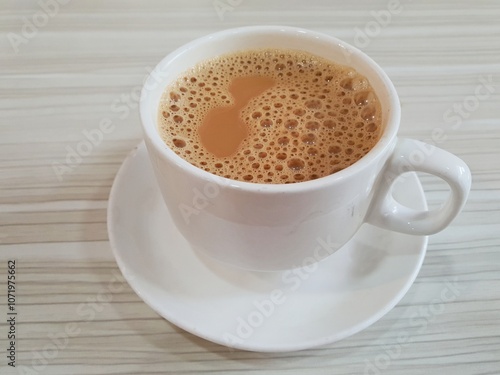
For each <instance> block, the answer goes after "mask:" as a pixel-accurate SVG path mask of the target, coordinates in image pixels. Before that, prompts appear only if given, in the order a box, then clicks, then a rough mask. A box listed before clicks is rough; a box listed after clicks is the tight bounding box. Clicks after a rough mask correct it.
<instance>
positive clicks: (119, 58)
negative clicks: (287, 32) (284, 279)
mask: <svg viewBox="0 0 500 375" xmlns="http://www.w3.org/2000/svg"><path fill="white" fill-rule="evenodd" d="M256 24H286V25H292V26H299V27H305V28H309V29H313V30H317V31H321V32H325V33H328V34H331V35H334V36H336V37H339V38H341V39H344V40H345V41H347V42H349V43H351V44H354V45H356V46H358V47H359V48H361V49H362V50H364V51H365V52H367V53H368V54H369V55H370V56H372V57H373V58H374V59H375V60H376V61H377V62H378V63H379V64H380V65H381V66H382V67H383V68H384V69H385V70H386V72H387V73H388V75H389V76H390V77H391V79H392V80H393V81H394V83H395V85H396V88H397V89H398V92H399V94H400V97H401V102H402V117H403V118H402V126H401V132H400V133H401V135H403V136H408V137H413V138H417V139H421V140H425V141H428V142H429V141H432V137H433V129H436V128H441V129H444V130H445V136H446V139H445V140H443V139H441V141H440V142H439V144H438V146H439V147H442V148H444V149H446V150H449V151H451V152H453V153H455V154H457V155H459V156H460V157H461V158H463V159H464V160H465V161H466V162H467V163H468V165H469V166H470V168H471V170H472V172H473V186H472V191H471V194H470V198H469V201H468V203H467V205H466V206H465V209H464V211H463V212H462V213H461V215H460V216H459V217H458V218H457V219H456V220H455V221H454V222H453V224H452V225H451V226H450V227H449V228H447V229H446V230H444V231H443V232H441V233H439V234H437V235H434V236H431V237H430V243H429V249H428V253H427V256H426V259H425V262H424V265H423V267H422V269H421V271H420V274H419V276H418V277H417V280H416V282H415V283H414V285H413V286H412V287H411V289H410V291H409V292H408V294H407V295H406V296H405V297H404V298H403V300H402V301H401V302H400V303H399V304H398V305H397V306H396V307H395V308H394V309H393V310H392V311H391V312H390V313H388V314H387V315H386V316H384V317H383V318H382V319H381V320H379V321H378V322H377V323H375V324H373V325H372V326H370V327H369V328H367V329H366V330H364V331H362V332H360V333H358V334H356V335H354V336H352V337H350V338H347V339H345V340H342V341H340V342H337V343H334V344H331V345H326V346H323V347H319V348H315V349H310V350H305V351H301V352H294V353H286V354H259V353H252V352H243V351H231V350H229V349H228V348H226V347H223V346H219V345H216V344H212V343H210V342H208V341H205V340H203V339H200V338H198V337H195V336H193V335H191V334H188V333H186V332H184V331H182V330H181V329H179V328H176V327H175V326H173V325H172V324H170V323H169V322H168V321H166V320H164V319H163V318H161V317H160V316H158V315H157V314H156V313H155V312H153V310H152V309H151V308H149V307H148V306H147V305H146V304H145V303H144V302H142V300H141V299H140V298H139V297H138V296H137V295H136V294H135V293H134V292H133V291H132V290H131V289H130V287H129V286H128V284H125V283H123V282H122V286H123V287H122V288H119V291H118V292H116V293H113V294H112V295H111V298H110V301H109V302H103V301H102V298H100V296H102V292H103V290H106V287H107V285H108V284H109V283H110V281H112V280H121V279H120V272H119V270H118V267H117V264H116V262H115V260H114V258H113V255H112V252H111V249H110V245H109V242H108V235H107V230H106V206H107V200H108V194H109V191H110V188H111V185H112V182H113V178H114V176H115V174H116V172H117V170H118V168H119V167H120V165H121V163H122V161H123V159H124V158H125V156H126V155H127V153H128V152H129V151H130V150H131V149H132V148H133V147H134V146H135V145H136V144H137V143H138V142H139V141H140V139H141V129H140V125H139V115H138V110H137V101H136V99H134V98H136V94H137V92H138V91H137V90H138V89H139V88H140V87H141V84H142V82H143V79H144V77H145V75H146V74H147V72H148V70H149V69H150V68H152V67H154V65H155V64H156V63H157V62H158V61H159V60H160V59H161V58H162V57H163V56H165V55H166V54H167V53H168V52H169V51H171V50H172V49H174V48H176V47H178V46H180V45H182V44H184V43H186V42H188V41H189V40H191V39H193V38H196V37H199V36H202V35H205V34H208V33H210V32H214V31H217V30H222V29H225V28H229V27H236V26H242V25H256ZM499 83H500V4H499V3H498V2H496V1H493V0H490V1H487V0H484V1H474V2H472V1H465V0H461V1H453V2H449V1H416V0H415V1H411V0H399V1H398V0H391V1H381V0H380V1H370V2H347V1H340V0H339V1H326V0H325V1H315V0H311V1H285V0H283V1H274V2H269V1H263V0H262V1H261V0H258V1H250V0H214V1H212V0H210V1H203V2H202V1H193V0H187V1H159V0H158V1H152V0H148V1H102V2H97V1H85V2H84V1H71V2H69V1H67V0H65V1H63V0H59V1H57V0H40V2H35V1H14V0H11V1H5V0H3V1H2V2H1V5H0V119H1V122H0V213H1V214H0V245H1V246H0V260H1V261H0V284H1V285H2V289H1V292H0V294H1V296H0V298H1V300H0V316H1V319H0V321H1V322H2V323H1V330H0V342H1V345H0V348H1V352H2V355H1V358H2V359H1V360H0V367H1V371H0V372H1V373H2V374H16V373H19V374H51V375H59V374H64V375H67V374H73V375H76V374H167V373H169V374H170V373H171V374H222V373H223V374H227V375H229V374H254V373H262V374H440V373H448V374H454V375H456V374H492V375H493V374H499V373H500V312H499V311H500V278H499V275H500V238H499V232H500V166H499V158H500V122H499V118H500V104H499V98H500V96H499V92H500V85H499ZM478 90H479V91H478ZM118 104H120V105H125V108H126V110H122V111H117V108H116V106H117V105H118ZM104 118H108V119H110V120H111V121H112V124H113V125H112V131H111V132H110V133H108V134H105V136H104V137H103V139H102V140H101V141H99V142H97V144H96V145H94V147H92V149H90V150H88V152H87V151H85V152H84V154H85V155H83V156H82V155H81V154H79V155H80V156H73V157H72V156H68V155H70V154H71V153H72V150H75V149H76V148H77V147H78V145H79V143H80V142H81V141H82V140H84V139H85V131H91V130H92V129H95V128H96V127H98V126H99V123H100V121H102V119H104ZM68 158H69V159H68ZM71 158H73V159H71ZM67 159H68V160H70V162H69V163H68V162H67ZM61 167H65V168H63V169H61ZM58 168H59V169H58ZM422 181H423V184H424V188H425V190H426V192H427V196H428V200H429V204H430V205H431V206H432V205H436V204H437V202H440V201H442V199H443V197H445V194H446V187H445V186H444V184H443V183H441V182H439V181H438V180H436V179H435V178H431V177H429V176H422ZM14 260H15V277H16V290H15V293H14V294H15V311H16V312H17V315H16V320H15V321H16V325H15V334H16V340H15V341H16V342H15V350H16V354H15V360H16V362H15V363H16V368H15V369H14V368H12V367H10V366H8V362H10V361H11V360H9V359H8V358H7V356H8V355H9V347H10V343H9V342H10V341H11V340H9V339H8V333H9V332H11V326H12V324H11V323H10V322H9V321H8V319H9V315H7V314H8V312H9V310H8V308H9V305H8V297H9V296H8V285H7V277H8V275H9V264H11V265H12V263H9V261H14ZM11 268H12V267H11ZM11 273H12V272H11ZM450 282H452V283H454V285H455V288H456V292H455V295H456V298H455V299H453V300H452V301H449V302H444V301H442V300H440V298H441V297H440V296H441V293H442V291H443V289H444V288H447V287H448V286H447V285H449V284H447V283H450ZM11 294H12V293H11ZM82 306H83V307H82ZM85 306H87V307H88V306H91V308H90V309H89V310H90V311H93V312H94V313H93V314H90V313H88V312H87V313H86V315H85V314H82V308H84V307H85ZM82 315H84V316H82ZM402 334H403V335H405V337H408V338H409V339H408V340H406V341H404V342H400V341H399V339H398V338H399V337H401V335H402Z"/></svg>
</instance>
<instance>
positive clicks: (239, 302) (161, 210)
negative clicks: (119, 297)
mask: <svg viewBox="0 0 500 375" xmlns="http://www.w3.org/2000/svg"><path fill="white" fill-rule="evenodd" d="M407 176H408V177H406V178H405V179H404V180H403V181H401V182H400V183H397V184H396V185H395V189H394V190H395V191H394V196H395V197H396V199H398V200H399V201H401V202H402V203H405V204H407V205H409V206H412V207H413V208H420V209H423V208H426V203H425V198H424V195H423V191H422V188H421V186H420V183H419V181H418V179H417V177H416V175H414V174H413V175H407ZM108 232H109V239H110V242H111V247H112V249H113V251H114V255H115V257H116V260H117V263H118V266H119V267H120V269H121V271H122V273H123V275H124V277H125V278H126V279H127V281H128V282H129V284H130V286H131V287H132V288H133V289H134V291H135V292H136V293H137V294H138V295H139V297H141V298H142V299H143V300H144V301H145V302H146V303H147V304H148V305H149V306H150V307H151V308H153V309H154V310H155V311H156V312H157V313H158V314H160V315H161V316H163V317H164V318H165V319H167V320H169V321H170V322H172V323H173V324H175V325H177V326H179V327H181V328H183V329H184V330H186V331H188V332H191V333H192V334H194V335H197V336H200V337H203V338H205V339H207V340H210V341H213V342H216V343H219V344H222V345H226V346H230V347H234V348H238V349H244V350H251V351H259V352H283V351H292V350H300V349H306V348H311V347H314V346H318V345H323V344H327V343H332V342H334V341H337V340H341V339H343V338H346V337H348V336H350V335H353V334H354V333H357V332H359V331H361V330H362V329H364V328H366V327H368V326H370V325H371V324H373V323H374V322H376V321H377V320H378V319H380V318H381V317H382V316H384V315H385V314H386V313H387V312H388V311H389V310H391V309H392V308H393V307H394V306H395V305H396V304H397V303H398V302H399V301H400V300H401V298H402V297H403V296H404V295H405V293H406V292H407V291H408V289H409V288H410V286H411V284H412V283H413V281H414V280H415V278H416V276H417V273H418V271H419V269H420V267H421V265H422V261H423V259H424V256H425V251H426V247H427V237H421V236H409V235H403V234H399V233H394V232H389V231H385V230H382V229H379V228H376V227H373V226H370V225H366V224H365V225H364V226H363V227H362V228H361V229H360V230H359V232H358V233H357V234H356V235H355V236H354V238H353V239H352V240H351V241H350V242H349V243H348V244H346V245H345V246H344V247H343V248H342V249H340V250H339V251H337V252H336V253H335V254H333V255H332V256H330V257H329V258H327V259H326V260H324V261H322V262H320V263H319V264H318V266H317V268H316V269H315V270H306V269H299V270H295V272H296V273H292V271H286V273H285V272H269V273H259V272H245V271H242V270H240V269H232V268H230V267H228V266H224V265H221V264H219V263H218V262H216V261H212V260H211V259H207V258H205V257H204V256H201V255H199V254H195V253H194V252H193V251H192V250H191V248H190V247H189V246H188V244H187V242H186V240H185V239H184V238H183V237H182V236H181V234H180V233H179V232H178V231H177V230H176V227H175V226H174V225H173V223H172V221H171V218H170V215H169V212H168V210H167V209H166V207H165V205H164V202H163V200H162V197H161V195H160V192H159V190H158V188H157V187H156V180H155V179H154V176H153V171H152V169H151V165H150V162H149V159H148V155H147V151H146V148H145V145H144V143H141V144H140V145H139V146H137V147H136V148H135V149H134V150H133V151H132V152H131V153H130V155H129V156H128V157H127V159H126V160H125V162H124V163H123V165H122V167H121V169H120V171H119V172H118V174H117V176H116V179H115V181H114V183H113V188H112V190H111V195H110V198H109V207H108ZM264 300H266V301H267V303H266V302H263V301H264Z"/></svg>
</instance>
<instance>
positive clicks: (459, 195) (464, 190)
mask: <svg viewBox="0 0 500 375" xmlns="http://www.w3.org/2000/svg"><path fill="white" fill-rule="evenodd" d="M273 47H277V48H284V49H293V50H302V51H306V52H309V53H312V54H314V55H318V56H321V57H323V58H326V59H328V60H331V61H334V62H336V63H340V64H343V65H349V66H351V67H353V68H354V69H356V70H357V71H358V72H359V73H361V74H363V75H364V76H365V77H367V78H368V80H369V81H370V83H371V85H372V87H373V88H374V90H375V92H376V94H377V96H378V98H379V100H380V102H381V106H382V111H383V133H382V135H381V138H380V140H379V141H378V143H377V144H376V145H375V147H374V148H373V149H372V150H371V151H370V152H368V153H367V154H366V155H365V156H364V157H363V158H361V159H360V160H359V161H357V162H356V163H354V164H353V165H351V166H350V167H348V168H346V169H344V170H342V171H339V172H337V173H334V174H332V175H329V176H326V177H322V178H319V179H317V180H312V181H305V182H300V183H294V184H257V183H249V182H241V181H235V180H230V179H227V178H223V177H218V176H216V175H213V174H211V173H209V172H206V171H204V170H202V169H199V168H197V167H195V166H193V165H191V164H190V163H188V162H187V161H186V160H184V159H182V158H181V157H180V156H178V155H177V154H175V152H174V151H172V150H171V149H170V148H169V147H167V146H166V145H165V143H164V141H163V140H162V139H161V138H160V136H159V134H158V131H157V118H158V106H159V101H160V98H161V95H162V93H163V91H164V89H165V87H166V86H167V85H168V84H169V83H171V82H173V81H175V80H176V79H177V78H178V77H179V76H180V75H181V74H182V73H183V72H185V71H186V70H188V69H189V68H191V67H193V66H194V65H196V64H197V63H199V62H202V61H204V60H207V59H211V58H214V57H216V56H219V55H222V54H227V53H231V52H235V51H241V50H249V49H259V48H273ZM140 112H141V119H142V124H143V129H144V137H145V142H146V146H147V149H148V153H149V156H150V159H151V162H152V165H153V169H154V171H155V175H156V178H157V181H158V184H159V187H160V190H161V193H162V195H163V198H164V200H165V203H166V206H167V208H168V210H169V211H170V214H171V216H172V218H173V220H174V222H175V224H176V226H177V227H178V229H179V231H180V232H181V233H182V234H183V236H184V237H185V238H186V240H187V241H188V242H189V244H190V245H191V246H192V248H193V249H195V250H197V251H201V252H203V253H205V254H207V255H209V256H210V257H212V258H215V259H217V260H219V261H222V262H224V263H227V264H230V265H233V266H237V267H242V268H245V269H251V270H261V271H265V270H268V271H272V270H282V269H289V268H294V267H298V266H302V265H305V264H308V263H310V262H312V261H319V260H321V259H323V258H325V257H326V256H328V255H330V254H331V253H333V252H334V251H336V250H338V249H339V248H340V247H342V245H344V244H345V243H346V242H347V241H348V240H349V239H350V238H351V237H352V236H353V235H354V234H355V233H356V231H357V230H358V229H359V228H360V226H361V225H362V224H363V223H370V224H373V225H377V226H379V227H382V228H386V229H389V230H393V231H398V232H403V233H409V234H414V235H428V234H432V233H435V232H438V231H440V230H442V229H443V228H445V227H446V226H447V225H448V224H449V223H450V222H451V221H452V220H453V219H454V218H455V216H456V215H457V214H458V213H459V212H460V210H461V209H462V207H463V205H464V204H465V201H466V198H467V195H468V192H469V190H470V184H471V175H470V171H469V168H468V167H467V165H466V164H465V163H464V162H463V161H462V160H460V159H459V158H457V157H456V156H454V155H452V154H450V153H448V152H447V151H444V150H442V149H439V148H436V147H434V146H431V145H428V144H424V143H421V142H419V141H415V140H409V139H398V138H397V131H398V127H399V123H400V104H399V99H398V95H397V93H396V90H395V88H394V86H393V84H392V82H391V81H390V80H389V78H388V77H387V75H386V74H385V73H384V72H383V70H382V69H381V68H380V67H379V66H378V65H377V64H376V63H375V62H374V61H373V60H372V59H370V58H369V57H368V56H367V55H365V54H364V53H362V52H361V51H359V50H357V49H356V48H354V47H352V46H350V45H348V44H346V43H344V42H342V41H340V40H338V39H335V38H333V37H331V36H328V35H325V34H320V33H317V32H314V31H309V30H303V29H298V28H292V27H281V26H257V27H243V28H237V29H229V30H225V31H221V32H217V33H215V34H211V35H208V36H205V37H202V38H200V39H197V40H195V41H192V42H190V43H188V44H186V45H184V46H182V47H180V48H179V49H177V50H175V51H174V52H172V53H171V54H169V55H168V56H167V57H165V58H164V59H163V60H162V61H161V62H160V63H159V64H158V66H157V67H156V68H155V69H154V71H153V72H152V73H151V74H150V76H149V77H148V79H147V80H146V82H145V85H144V88H143V91H142V96H141V103H140ZM409 171H422V172H427V173H430V174H433V175H436V176H438V177H440V178H442V179H443V180H445V181H446V182H447V183H448V184H449V186H450V188H451V194H450V195H449V197H448V199H447V200H446V201H445V202H444V203H443V205H441V207H439V208H437V209H434V210H431V211H419V210H413V209H411V208H409V207H406V206H403V205H401V204H399V203H398V202H397V201H396V200H395V199H394V198H393V197H392V194H391V186H392V184H393V182H394V181H395V179H396V178H397V177H398V176H399V175H401V174H403V173H405V172H409ZM161 245H162V244H159V246H161ZM164 245H165V246H166V247H167V245H168V244H164Z"/></svg>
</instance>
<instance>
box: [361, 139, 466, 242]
mask: <svg viewBox="0 0 500 375" xmlns="http://www.w3.org/2000/svg"><path fill="white" fill-rule="evenodd" d="M412 171H418V172H425V173H430V174H433V175H435V176H437V177H439V178H441V179H443V180H444V181H446V182H447V183H448V185H449V186H450V188H451V194H450V195H449V197H448V199H447V200H446V201H445V202H444V203H443V204H442V205H441V206H440V207H438V208H436V209H433V210H430V211H429V210H414V209H412V208H409V207H407V206H405V205H402V204H400V203H399V202H397V201H396V200H395V199H394V197H393V195H392V186H393V184H394V181H395V180H396V178H397V177H398V176H400V175H402V174H403V173H406V172H412ZM470 186H471V173H470V170H469V167H467V165H466V164H465V163H464V162H463V161H462V160H461V159H459V158H458V157H456V156H455V155H453V154H451V153H449V152H447V151H444V150H442V149H440V148H437V147H434V146H432V145H429V144H426V143H423V142H420V141H417V140H413V139H399V140H398V142H397V144H396V147H395V149H394V151H393V154H392V156H391V157H390V158H389V160H388V162H387V164H386V167H385V169H384V171H383V173H382V176H381V178H380V180H379V184H378V186H377V188H376V190H375V194H374V197H373V200H372V203H371V206H370V208H369V210H368V214H367V217H366V221H367V222H368V223H370V224H373V225H376V226H378V227H381V228H385V229H389V230H392V231H396V232H401V233H408V234H414V235H428V234H433V233H437V232H439V231H441V230H443V229H444V228H446V227H447V226H448V225H449V224H450V223H451V221H452V220H453V219H454V218H455V217H456V216H457V215H458V213H459V212H460V211H461V210H462V208H463V206H464V204H465V201H466V200H467V196H468V194H469V190H470Z"/></svg>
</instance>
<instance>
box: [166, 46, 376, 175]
mask: <svg viewBox="0 0 500 375" xmlns="http://www.w3.org/2000/svg"><path fill="white" fill-rule="evenodd" d="M158 128H159V133H160V135H161V137H162V139H163V140H164V142H165V143H166V144H167V145H168V146H169V147H170V148H171V149H172V150H174V151H175V152H176V153H177V154H178V155H179V156H181V157H182V158H184V159H185V160H187V161H188V162H190V163H191V164H193V165H195V166H197V167H199V168H201V169H204V170H206V171H208V172H210V173H213V174H216V175H219V176H224V177H227V178H231V179H234V180H241V181H247V182H256V183H270V184H281V183H292V182H301V181H307V180H313V179H317V178H320V177H324V176H327V175H330V174H332V173H335V172H338V171H340V170H342V169H344V168H346V167H348V166H350V165H352V164H353V163H355V162H356V161H358V160H359V159H360V158H362V157H363V156H364V155H365V154H366V153H367V152H368V151H370V150H371V149H372V148H373V146H374V145H375V144H376V143H377V141H378V139H379V137H380V134H381V133H382V114H381V107H380V103H379V100H378V98H377V96H376V95H375V92H374V90H373V89H372V87H371V86H370V83H369V82H368V80H367V79H366V78H365V77H364V76H362V75H360V74H359V73H358V72H356V71H355V70H354V69H353V68H350V67H348V66H344V65H338V64H335V63H333V62H331V61H328V60H325V59H323V58H321V57H318V56H315V55H312V54H309V53H305V52H302V51H295V50H281V49H263V50H246V51H241V52H238V53H233V54H230V55H224V56H220V57H217V58H215V59H212V60H207V61H205V62H203V63H201V64H198V65H196V66H195V67H194V68H192V69H191V70H189V71H187V72H185V73H184V74H183V75H181V76H180V77H179V78H178V79H177V80H176V81H175V82H173V83H172V84H171V85H169V86H168V87H167V88H166V90H165V92H164V94H163V97H162V99H161V102H160V108H159V126H158Z"/></svg>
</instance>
